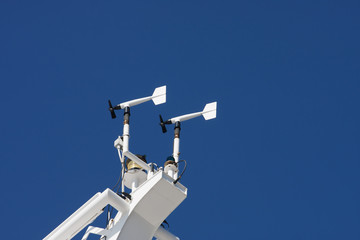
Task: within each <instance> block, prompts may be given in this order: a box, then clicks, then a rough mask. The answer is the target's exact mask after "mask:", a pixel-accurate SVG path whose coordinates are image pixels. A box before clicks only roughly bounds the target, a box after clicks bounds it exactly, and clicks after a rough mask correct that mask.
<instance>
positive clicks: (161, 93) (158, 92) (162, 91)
mask: <svg viewBox="0 0 360 240" xmlns="http://www.w3.org/2000/svg"><path fill="white" fill-rule="evenodd" d="M150 100H152V101H153V102H154V104H155V105H158V104H162V103H165V102H166V86H162V87H158V88H156V89H155V90H154V93H153V95H152V96H149V97H144V98H138V99H134V100H131V101H127V102H123V103H120V104H118V105H117V106H119V107H121V109H123V108H125V107H133V106H136V105H138V104H141V103H144V102H147V101H150Z"/></svg>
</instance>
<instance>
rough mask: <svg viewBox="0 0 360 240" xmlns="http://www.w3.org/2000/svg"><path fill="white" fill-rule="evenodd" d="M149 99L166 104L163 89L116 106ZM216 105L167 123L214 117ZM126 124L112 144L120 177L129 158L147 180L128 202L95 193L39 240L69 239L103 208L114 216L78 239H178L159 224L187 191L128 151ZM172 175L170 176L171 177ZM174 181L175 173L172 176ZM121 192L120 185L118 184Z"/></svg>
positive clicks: (176, 149)
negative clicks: (110, 211)
mask: <svg viewBox="0 0 360 240" xmlns="http://www.w3.org/2000/svg"><path fill="white" fill-rule="evenodd" d="M150 100H152V101H153V102H154V104H155V105H157V104H161V103H165V102H166V86H162V87H159V88H156V89H155V90H154V92H153V94H152V96H149V97H144V98H139V99H135V100H131V101H127V102H124V103H121V104H118V105H117V106H118V107H120V108H121V109H123V108H129V107H132V106H135V105H138V104H141V103H144V102H146V101H150ZM216 106H217V104H216V102H213V103H209V104H207V105H206V106H205V108H204V109H203V111H202V112H198V113H192V114H187V115H182V116H179V117H175V118H172V119H170V121H171V123H176V122H182V121H186V120H189V119H191V118H194V117H198V116H201V115H202V116H203V117H204V118H205V119H206V120H208V119H212V118H215V117H216ZM129 138H130V125H129V121H124V127H123V136H122V137H120V136H119V137H118V138H117V139H116V140H115V141H114V147H115V148H116V149H117V151H118V154H119V158H120V161H121V164H122V178H124V173H125V172H124V171H125V168H124V159H125V157H127V158H129V159H131V160H132V161H134V162H135V163H137V164H138V165H139V166H141V168H142V169H144V170H146V171H147V180H145V182H143V183H141V184H140V186H136V188H135V187H134V188H132V192H131V199H127V198H123V197H121V196H120V195H118V194H117V193H115V192H113V191H112V190H110V189H106V190H105V191H104V192H102V193H100V192H98V193H97V194H95V195H94V196H93V197H92V198H91V199H89V200H88V201H87V202H86V203H85V204H83V205H82V206H81V207H80V208H79V209H78V210H77V211H76V212H74V213H73V214H72V215H71V216H70V217H68V218H67V219H66V220H65V221H64V222H63V223H62V224H60V225H59V226H58V227H57V228H56V229H54V230H53V231H52V232H51V233H50V234H49V235H48V236H46V237H45V238H44V239H43V240H70V239H72V238H73V237H74V236H75V235H76V234H78V233H79V232H80V231H81V230H82V229H84V228H85V227H86V226H88V225H89V224H91V223H92V222H93V221H94V220H95V219H96V218H97V217H98V216H99V215H100V214H101V213H103V211H104V209H105V207H106V206H108V205H110V206H112V207H114V208H115V209H116V210H117V211H118V213H117V214H116V216H115V218H114V219H110V222H109V224H108V225H107V226H106V228H99V227H94V226H89V227H88V228H87V230H86V232H85V234H84V236H83V238H82V240H87V238H88V237H89V235H90V234H96V235H100V236H103V237H106V240H128V239H137V240H151V239H152V238H153V236H154V237H156V238H157V239H160V240H179V238H178V237H176V236H175V235H173V234H172V233H170V232H169V231H167V230H165V229H164V228H162V227H161V226H160V225H161V224H162V223H163V221H164V220H165V219H166V217H167V216H168V215H169V214H170V213H171V212H172V211H174V210H175V208H176V207H177V206H178V205H179V204H180V203H181V202H182V201H183V200H184V199H185V198H186V196H187V189H186V188H185V187H184V186H183V185H182V184H181V183H179V182H176V183H174V179H173V176H169V175H167V174H166V173H164V171H163V170H162V168H159V169H158V170H156V171H153V169H152V168H151V167H150V166H149V165H148V164H146V163H145V162H143V161H142V160H141V159H139V158H138V157H137V156H136V155H135V154H133V153H131V152H130V151H129ZM179 147H180V138H179V137H177V138H174V149H173V157H174V158H175V161H176V162H178V161H179ZM171 175H172V174H171ZM174 176H175V178H177V173H175V175H174ZM122 192H124V185H123V184H122Z"/></svg>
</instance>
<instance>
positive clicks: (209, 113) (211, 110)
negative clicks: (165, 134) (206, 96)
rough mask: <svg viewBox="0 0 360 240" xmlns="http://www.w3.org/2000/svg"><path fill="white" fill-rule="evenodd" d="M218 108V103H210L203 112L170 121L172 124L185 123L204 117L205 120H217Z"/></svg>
mask: <svg viewBox="0 0 360 240" xmlns="http://www.w3.org/2000/svg"><path fill="white" fill-rule="evenodd" d="M216 108H217V102H212V103H208V104H206V105H205V107H204V109H203V111H202V112H196V113H190V114H185V115H182V116H178V117H174V118H171V119H169V120H170V121H171V123H176V122H184V121H186V120H189V119H192V118H196V117H199V116H203V117H204V118H205V120H210V119H213V118H216Z"/></svg>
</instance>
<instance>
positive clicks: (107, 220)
mask: <svg viewBox="0 0 360 240" xmlns="http://www.w3.org/2000/svg"><path fill="white" fill-rule="evenodd" d="M121 167H122V169H124V167H125V164H124V163H121ZM122 171H123V170H121V172H120V176H119V178H118V180H117V182H116V184H115V185H114V187H113V188H112V189H111V190H113V191H114V189H115V188H116V187H117V186H118V184H119V183H120V180H121V184H120V185H119V187H118V189H117V190H116V193H118V192H119V189H120V187H121V186H122V183H123V181H124V178H122ZM113 209H114V208H113V207H111V206H110V205H108V207H107V216H106V227H107V226H108V224H109V221H110V219H111V215H112V212H113ZM109 212H110V215H109Z"/></svg>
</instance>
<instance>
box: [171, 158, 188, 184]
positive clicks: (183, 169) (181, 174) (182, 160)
mask: <svg viewBox="0 0 360 240" xmlns="http://www.w3.org/2000/svg"><path fill="white" fill-rule="evenodd" d="M180 162H184V163H185V166H184V169H183V171H182V172H181V174H180V176H179V177H178V178H177V179H176V180H175V181H174V182H173V183H174V184H176V183H177V182H178V181H179V180H180V178H181V177H182V175H183V174H184V172H185V170H186V166H187V163H186V161H185V160H180V161H178V163H180Z"/></svg>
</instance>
